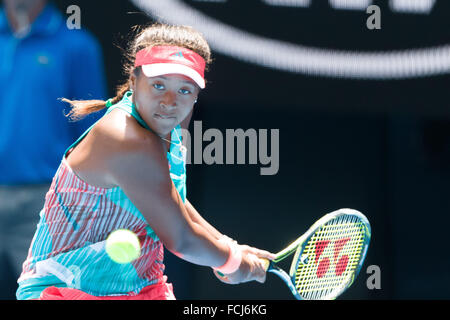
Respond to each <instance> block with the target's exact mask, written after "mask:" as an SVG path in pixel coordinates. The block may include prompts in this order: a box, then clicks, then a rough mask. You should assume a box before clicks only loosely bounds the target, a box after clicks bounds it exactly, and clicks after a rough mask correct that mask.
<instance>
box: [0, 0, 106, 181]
mask: <svg viewBox="0 0 450 320" xmlns="http://www.w3.org/2000/svg"><path fill="white" fill-rule="evenodd" d="M67 18H68V16H64V15H62V14H61V13H60V12H59V11H58V10H57V9H56V8H55V7H54V6H53V5H51V4H48V5H47V6H46V7H45V9H44V10H43V11H42V12H41V13H40V15H39V16H38V17H37V19H36V20H35V21H34V23H33V24H32V26H31V30H30V32H29V33H28V34H27V35H26V36H25V37H23V38H16V37H15V36H14V34H13V32H12V29H11V27H10V24H9V21H8V20H7V17H6V13H5V10H4V9H3V8H0V185H17V184H30V183H49V182H51V180H52V178H53V176H54V174H55V171H56V169H57V168H58V165H59V161H60V160H61V156H62V154H63V152H64V150H65V149H66V148H67V146H69V145H70V144H72V143H73V142H74V141H75V140H76V139H77V138H78V137H79V136H80V135H81V134H82V133H83V132H84V131H85V130H86V129H87V128H89V127H90V126H91V125H92V124H93V123H94V122H95V121H97V120H98V119H99V118H100V117H101V116H102V115H103V113H104V112H103V111H100V112H97V113H95V114H92V115H89V116H88V117H87V118H85V119H83V120H81V121H78V122H70V121H69V118H67V117H65V116H64V114H67V113H68V112H69V111H70V106H69V105H68V104H67V103H63V102H61V101H59V100H58V99H59V98H68V99H77V100H81V99H105V96H106V92H105V89H106V88H105V79H104V74H103V60H102V53H101V49H100V46H99V44H98V43H97V41H96V40H95V38H94V37H93V36H92V35H91V34H89V33H88V32H87V31H85V30H76V29H74V30H70V29H68V28H67V26H66V19H67Z"/></svg>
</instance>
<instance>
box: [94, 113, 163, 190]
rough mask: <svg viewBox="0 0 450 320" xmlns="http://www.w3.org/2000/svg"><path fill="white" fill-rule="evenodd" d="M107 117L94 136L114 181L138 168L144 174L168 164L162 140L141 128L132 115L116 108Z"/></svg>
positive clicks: (106, 168)
mask: <svg viewBox="0 0 450 320" xmlns="http://www.w3.org/2000/svg"><path fill="white" fill-rule="evenodd" d="M105 120H106V121H104V122H103V123H99V125H98V126H96V127H95V132H94V135H95V137H96V142H97V143H96V144H95V145H97V146H99V148H100V150H97V152H98V153H101V154H102V161H103V163H104V164H105V170H106V173H107V174H108V176H109V177H110V179H111V182H114V184H116V185H120V179H121V177H122V176H124V175H128V176H132V173H133V170H136V169H137V168H139V171H140V172H141V176H142V177H145V176H146V175H148V173H149V172H153V173H154V172H156V171H160V170H159V169H161V168H163V167H164V166H167V160H165V157H164V155H165V150H164V145H163V143H162V141H161V139H160V138H159V137H158V136H156V135H155V134H153V133H152V132H150V131H148V130H147V129H145V128H143V127H141V126H140V125H139V123H138V122H137V121H136V120H135V119H134V118H133V117H132V116H131V115H127V114H124V113H123V112H120V111H116V110H114V111H112V112H111V113H110V117H109V118H107V119H105ZM93 130H94V129H93Z"/></svg>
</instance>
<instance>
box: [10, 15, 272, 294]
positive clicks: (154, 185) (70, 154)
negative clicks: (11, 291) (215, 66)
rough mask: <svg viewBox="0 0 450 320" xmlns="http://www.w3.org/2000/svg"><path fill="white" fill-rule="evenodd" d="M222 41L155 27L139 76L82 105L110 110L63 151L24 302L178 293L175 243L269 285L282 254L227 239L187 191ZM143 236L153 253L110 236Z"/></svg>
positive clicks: (135, 59) (232, 279) (140, 55)
mask: <svg viewBox="0 0 450 320" xmlns="http://www.w3.org/2000/svg"><path fill="white" fill-rule="evenodd" d="M210 55H211V54H210V49H209V46H208V44H207V42H206V41H205V39H204V38H203V37H202V35H201V34H200V33H198V32H197V31H195V30H193V29H192V28H190V27H184V26H168V25H163V24H154V25H152V26H150V27H147V28H145V29H143V30H142V31H140V32H139V33H138V34H137V35H136V37H135V39H134V40H133V41H132V42H131V46H130V48H129V51H128V53H127V57H128V58H129V60H130V64H129V65H126V66H125V70H126V73H127V81H126V82H125V83H124V84H123V85H122V86H120V87H119V88H118V90H117V95H116V96H115V97H114V98H112V99H109V100H108V101H102V100H89V101H70V100H67V99H63V100H64V101H66V102H69V103H71V105H72V110H71V112H70V113H69V115H70V116H71V117H72V118H73V119H79V118H82V117H83V116H85V115H87V114H89V113H92V112H96V111H99V110H101V109H104V108H107V111H106V112H105V114H104V116H103V117H102V118H101V119H100V120H98V121H97V122H96V123H95V124H94V125H92V126H91V127H90V128H89V129H88V130H87V131H86V132H85V133H84V134H83V135H82V136H81V137H80V138H79V139H78V140H77V141H75V142H74V143H73V144H72V145H71V146H70V147H69V148H67V150H66V152H65V153H64V155H63V157H62V161H61V164H60V166H59V168H58V170H57V172H56V174H55V176H54V178H53V182H52V185H51V188H50V190H49V191H48V193H47V195H46V198H45V205H44V208H43V209H42V210H41V212H40V222H39V224H38V225H37V231H36V233H35V235H34V237H33V240H32V243H31V246H30V249H29V254H28V257H27V259H26V261H25V262H24V264H23V272H22V274H21V276H20V278H19V279H18V283H19V288H18V290H17V298H18V299H41V300H46V299H63V300H64V299H70V300H73V299H85V300H87V299H89V300H96V299H160V300H163V299H175V296H174V294H173V289H172V285H171V284H169V283H168V282H167V277H166V276H165V275H164V264H163V245H164V246H165V247H166V248H167V249H168V250H170V251H171V252H173V253H174V254H175V255H177V256H178V257H180V258H182V259H184V260H186V261H189V262H192V263H195V264H198V265H202V266H210V267H212V268H213V270H214V273H215V274H216V276H217V275H218V273H217V272H218V271H219V272H221V273H222V274H224V275H225V277H224V278H222V277H220V276H218V277H219V278H220V280H222V281H223V282H226V283H230V284H237V283H241V282H247V281H252V280H256V281H259V282H264V281H265V276H266V273H265V269H264V265H263V264H262V262H261V260H260V259H259V258H268V259H273V258H274V255H273V254H271V253H269V252H267V251H264V250H259V249H257V248H253V247H250V246H247V245H239V244H237V243H236V241H233V240H231V239H230V238H228V237H227V236H225V235H222V234H221V233H220V232H219V231H217V230H216V229H215V228H214V227H212V226H211V225H210V224H209V223H208V222H206V221H205V220H204V219H203V218H202V217H201V216H200V214H199V213H198V212H197V211H196V209H195V208H194V207H193V206H192V204H191V203H190V202H189V201H188V200H187V199H186V175H185V172H186V170H185V161H184V156H185V153H186V149H185V147H184V146H183V145H182V139H181V137H182V134H181V127H184V128H187V125H188V122H189V120H190V117H191V114H192V110H193V106H194V104H195V102H196V100H197V97H198V95H199V93H200V90H201V89H203V88H204V87H205V79H204V72H205V69H207V67H208V64H209V63H210V62H211V57H210ZM117 229H129V230H131V231H133V232H134V233H136V234H137V236H138V237H139V240H140V243H141V255H140V257H139V258H138V259H136V260H134V261H132V262H131V263H126V264H118V263H115V262H113V261H112V260H111V259H110V257H109V256H108V255H107V253H106V252H105V240H106V238H107V237H108V235H109V234H110V233H111V232H112V231H114V230H117Z"/></svg>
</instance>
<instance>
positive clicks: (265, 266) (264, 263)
mask: <svg viewBox="0 0 450 320" xmlns="http://www.w3.org/2000/svg"><path fill="white" fill-rule="evenodd" d="M260 259H261V260H262V263H263V265H264V269H265V270H266V271H267V270H268V269H269V266H270V260H268V259H265V258H260Z"/></svg>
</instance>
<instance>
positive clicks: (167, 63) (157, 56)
mask: <svg viewBox="0 0 450 320" xmlns="http://www.w3.org/2000/svg"><path fill="white" fill-rule="evenodd" d="M134 66H135V67H142V72H144V74H145V75H146V76H147V77H156V76H161V75H163V74H173V73H177V74H182V75H184V76H187V77H189V78H191V79H192V80H193V81H194V82H195V83H196V84H197V85H198V86H199V87H200V88H202V89H203V88H205V77H204V73H205V60H204V59H203V58H202V57H201V56H200V55H199V54H197V53H195V52H194V51H192V50H189V49H186V48H182V47H177V46H155V47H151V48H146V49H142V50H140V51H138V52H137V54H136V60H135V62H134Z"/></svg>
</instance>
